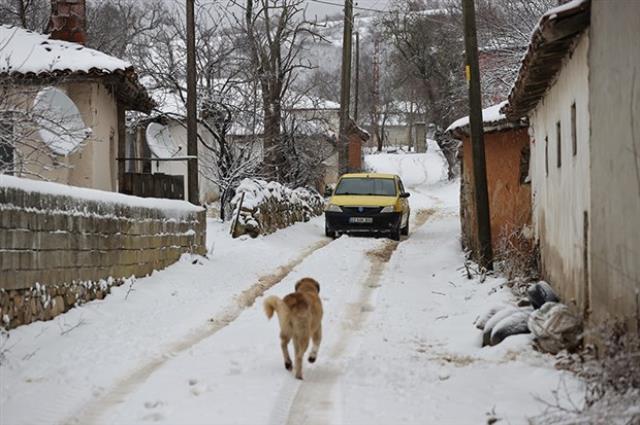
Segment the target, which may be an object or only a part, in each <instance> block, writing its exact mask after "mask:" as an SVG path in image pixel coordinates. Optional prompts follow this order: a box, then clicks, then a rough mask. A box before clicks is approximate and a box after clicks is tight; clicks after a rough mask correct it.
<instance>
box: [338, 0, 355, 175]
mask: <svg viewBox="0 0 640 425" xmlns="http://www.w3.org/2000/svg"><path fill="white" fill-rule="evenodd" d="M352 30H353V0H345V1H344V33H343V35H342V74H341V83H340V135H339V139H338V174H344V173H346V172H347V168H348V163H349V140H348V137H347V129H348V127H349V102H350V101H351V41H352Z"/></svg>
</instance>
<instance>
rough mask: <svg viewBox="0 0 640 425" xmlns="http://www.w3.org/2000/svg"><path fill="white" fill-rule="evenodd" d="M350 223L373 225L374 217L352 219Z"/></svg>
mask: <svg viewBox="0 0 640 425" xmlns="http://www.w3.org/2000/svg"><path fill="white" fill-rule="evenodd" d="M349 223H373V217H351V218H349Z"/></svg>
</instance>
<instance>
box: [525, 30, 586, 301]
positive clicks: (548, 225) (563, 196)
mask: <svg viewBox="0 0 640 425" xmlns="http://www.w3.org/2000/svg"><path fill="white" fill-rule="evenodd" d="M588 50H589V37H588V34H586V33H585V34H583V35H582V36H581V38H580V39H579V41H578V44H577V46H576V48H575V50H574V51H573V53H572V55H571V57H570V58H567V59H566V63H565V64H564V66H563V67H562V70H561V71H560V73H559V75H558V77H557V80H556V81H555V83H554V84H553V85H552V86H551V88H550V89H549V90H548V92H547V93H546V95H545V96H544V98H543V100H542V101H541V102H540V103H539V104H538V106H537V107H536V109H535V110H534V111H533V113H532V114H531V115H530V131H531V132H532V135H531V136H532V137H531V140H532V142H531V143H532V145H531V162H530V164H531V170H530V171H531V177H532V197H533V199H532V203H533V205H532V207H533V223H534V228H535V232H536V236H537V237H538V239H539V241H540V248H541V256H542V268H543V274H544V277H545V278H546V279H547V280H549V281H550V282H551V283H552V285H553V286H554V287H555V288H556V289H557V290H558V291H559V292H560V295H561V296H562V298H563V300H564V301H565V302H568V303H574V304H575V305H576V307H578V308H580V309H583V308H584V306H585V300H586V295H587V294H588V290H587V288H588V275H587V274H586V273H585V238H584V234H585V229H584V215H585V212H587V211H588V209H589V199H590V198H589V196H590V195H589V182H590V175H589V148H588V147H589V94H588V93H589V92H588V88H589V81H588V66H587V55H588ZM574 102H575V105H576V117H577V123H576V124H577V154H576V155H575V156H574V155H573V153H572V138H571V105H572V104H573V103H574ZM558 122H560V123H561V158H562V163H561V166H560V167H558V166H557V158H558V156H557V143H558V142H557V136H556V125H557V123H558ZM545 139H547V140H548V175H547V172H546V167H545ZM587 240H588V237H587Z"/></svg>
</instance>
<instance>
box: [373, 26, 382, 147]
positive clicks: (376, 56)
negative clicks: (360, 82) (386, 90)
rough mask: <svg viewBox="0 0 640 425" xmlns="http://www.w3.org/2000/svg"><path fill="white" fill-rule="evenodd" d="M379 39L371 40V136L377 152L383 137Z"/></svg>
mask: <svg viewBox="0 0 640 425" xmlns="http://www.w3.org/2000/svg"><path fill="white" fill-rule="evenodd" d="M380 115H381V114H380V39H379V38H378V37H375V40H373V120H374V121H373V134H374V135H375V138H376V141H377V143H378V152H382V142H383V139H384V135H383V134H382V131H381V130H380V120H381V117H380Z"/></svg>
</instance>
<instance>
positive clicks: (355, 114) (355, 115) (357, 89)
mask: <svg viewBox="0 0 640 425" xmlns="http://www.w3.org/2000/svg"><path fill="white" fill-rule="evenodd" d="M354 92H355V93H354V96H355V101H354V102H353V119H354V121H355V122H356V123H357V122H358V94H359V93H360V32H358V31H356V78H355V88H354Z"/></svg>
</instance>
